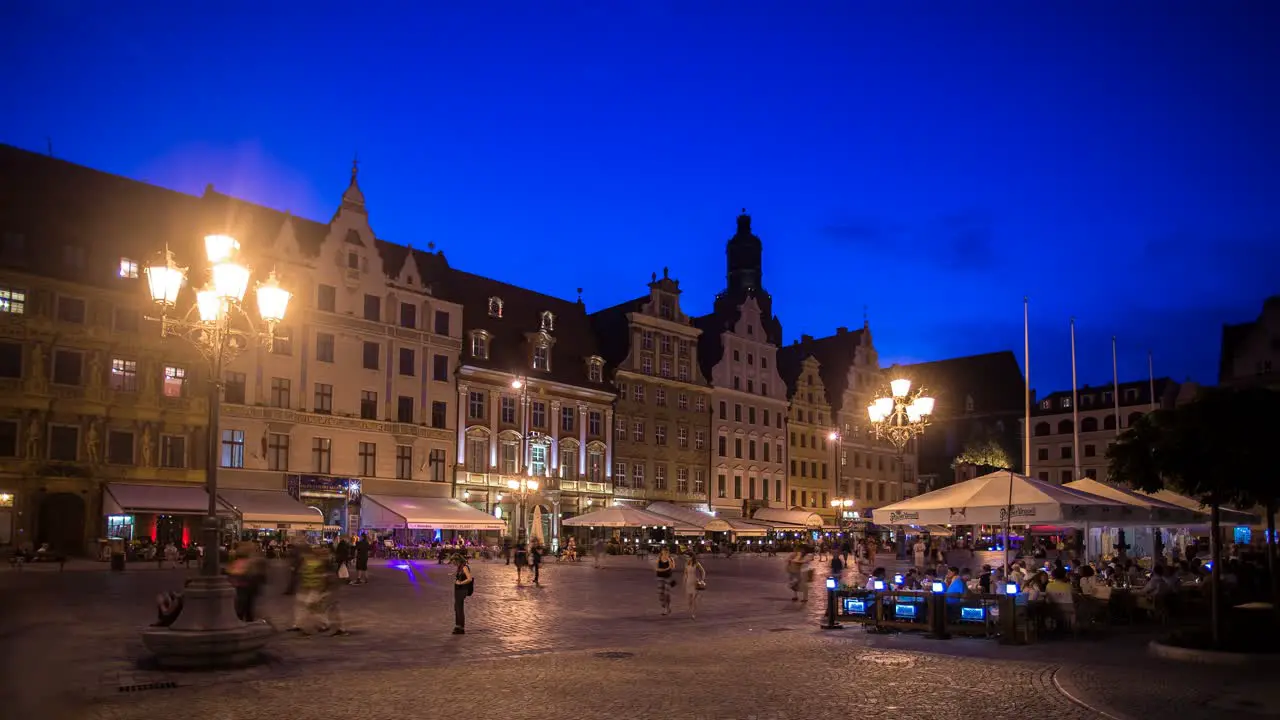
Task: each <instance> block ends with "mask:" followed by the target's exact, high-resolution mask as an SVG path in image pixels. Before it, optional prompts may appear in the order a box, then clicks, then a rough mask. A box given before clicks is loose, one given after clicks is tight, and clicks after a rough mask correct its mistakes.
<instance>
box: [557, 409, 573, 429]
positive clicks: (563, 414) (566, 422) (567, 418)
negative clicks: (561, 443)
mask: <svg viewBox="0 0 1280 720" xmlns="http://www.w3.org/2000/svg"><path fill="white" fill-rule="evenodd" d="M573 413H574V410H573V408H571V407H562V408H560V432H566V433H571V432H573Z"/></svg>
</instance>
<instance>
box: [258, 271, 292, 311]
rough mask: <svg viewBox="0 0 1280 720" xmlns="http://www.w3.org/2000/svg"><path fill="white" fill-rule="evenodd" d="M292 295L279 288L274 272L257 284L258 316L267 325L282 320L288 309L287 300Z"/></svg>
mask: <svg viewBox="0 0 1280 720" xmlns="http://www.w3.org/2000/svg"><path fill="white" fill-rule="evenodd" d="M291 297H293V293H290V292H289V291H288V290H285V289H284V288H282V287H280V281H279V280H277V279H276V273H275V271H274V270H273V271H271V274H270V275H268V276H267V279H266V280H264V281H262V282H260V283H258V314H259V315H261V316H262V319H263V320H266V321H267V322H269V323H278V322H280V321H281V320H284V312H285V310H286V309H288V307H289V299H290V298H291Z"/></svg>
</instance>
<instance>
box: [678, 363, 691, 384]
mask: <svg viewBox="0 0 1280 720" xmlns="http://www.w3.org/2000/svg"><path fill="white" fill-rule="evenodd" d="M677 378H678V379H679V380H680V382H689V363H685V362H682V363H680V370H679V372H678V374H677Z"/></svg>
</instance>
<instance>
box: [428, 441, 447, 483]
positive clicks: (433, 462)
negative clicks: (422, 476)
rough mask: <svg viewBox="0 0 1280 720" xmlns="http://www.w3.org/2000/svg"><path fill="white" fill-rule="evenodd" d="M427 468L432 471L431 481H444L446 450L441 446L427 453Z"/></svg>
mask: <svg viewBox="0 0 1280 720" xmlns="http://www.w3.org/2000/svg"><path fill="white" fill-rule="evenodd" d="M427 469H428V470H430V471H431V477H430V480H431V482H444V451H443V450H440V449H439V448H437V449H435V450H432V451H431V454H429V455H427Z"/></svg>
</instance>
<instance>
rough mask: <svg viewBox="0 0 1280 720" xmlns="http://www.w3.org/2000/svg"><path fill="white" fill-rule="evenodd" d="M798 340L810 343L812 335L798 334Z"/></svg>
mask: <svg viewBox="0 0 1280 720" xmlns="http://www.w3.org/2000/svg"><path fill="white" fill-rule="evenodd" d="M800 342H802V343H811V342H813V336H812V335H801V336H800Z"/></svg>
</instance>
